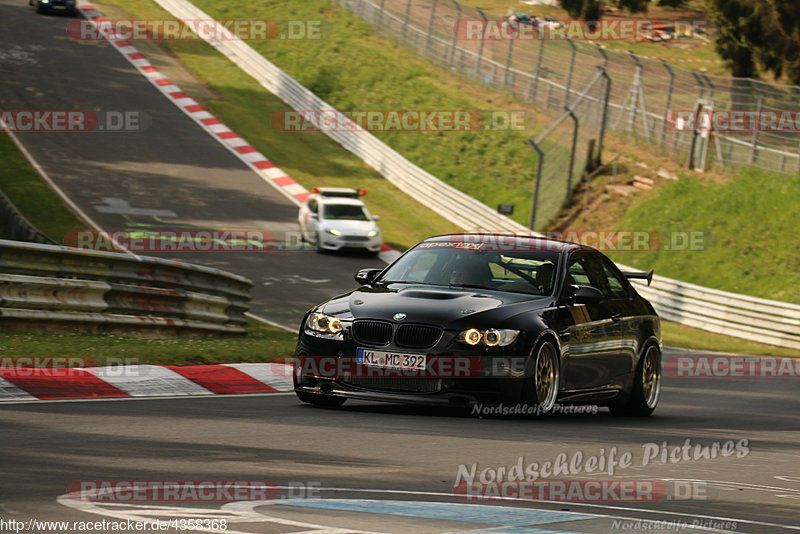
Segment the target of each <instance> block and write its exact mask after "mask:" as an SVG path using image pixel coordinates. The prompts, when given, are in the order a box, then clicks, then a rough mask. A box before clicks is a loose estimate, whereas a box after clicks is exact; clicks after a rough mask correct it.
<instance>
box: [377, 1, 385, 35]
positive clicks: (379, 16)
mask: <svg viewBox="0 0 800 534" xmlns="http://www.w3.org/2000/svg"><path fill="white" fill-rule="evenodd" d="M384 4H386V0H381V6H380V8H379V9H378V24H377V26H378V30H380V29H381V23H382V22H383V6H384Z"/></svg>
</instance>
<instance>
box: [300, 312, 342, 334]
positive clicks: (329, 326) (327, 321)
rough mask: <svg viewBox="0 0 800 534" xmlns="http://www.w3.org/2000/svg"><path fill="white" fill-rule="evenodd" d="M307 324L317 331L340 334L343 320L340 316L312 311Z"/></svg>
mask: <svg viewBox="0 0 800 534" xmlns="http://www.w3.org/2000/svg"><path fill="white" fill-rule="evenodd" d="M306 326H308V328H310V329H311V330H313V331H315V332H319V333H321V334H331V335H336V334H339V333H341V332H342V329H343V327H342V321H340V320H339V318H338V317H335V316H333V315H326V314H324V313H312V314H311V315H310V316H309V318H308V322H307V323H306Z"/></svg>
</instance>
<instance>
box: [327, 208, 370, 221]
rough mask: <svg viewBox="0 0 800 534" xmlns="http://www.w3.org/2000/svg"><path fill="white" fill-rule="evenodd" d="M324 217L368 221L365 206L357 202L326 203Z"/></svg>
mask: <svg viewBox="0 0 800 534" xmlns="http://www.w3.org/2000/svg"><path fill="white" fill-rule="evenodd" d="M322 218H323V219H329V220H330V219H333V220H348V221H367V220H369V217H367V214H366V212H365V211H364V207H363V206H358V205H355V204H325V205H324V206H323V207H322Z"/></svg>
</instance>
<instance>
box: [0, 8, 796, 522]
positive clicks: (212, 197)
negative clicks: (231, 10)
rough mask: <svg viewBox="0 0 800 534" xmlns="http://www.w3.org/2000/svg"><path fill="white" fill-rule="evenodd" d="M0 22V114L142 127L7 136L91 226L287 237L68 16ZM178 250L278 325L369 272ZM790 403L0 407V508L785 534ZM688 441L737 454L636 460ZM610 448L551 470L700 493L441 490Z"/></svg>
mask: <svg viewBox="0 0 800 534" xmlns="http://www.w3.org/2000/svg"><path fill="white" fill-rule="evenodd" d="M0 17H1V18H0V20H4V21H13V24H11V23H9V24H5V25H4V30H5V31H4V32H2V33H1V34H0V69H2V72H3V80H2V83H0V102H2V108H3V109H78V110H81V109H91V110H135V111H140V112H145V113H147V114H148V116H150V117H152V119H153V123H152V125H151V126H150V128H149V129H148V130H147V131H146V132H145V133H118V132H115V133H91V134H90V133H86V134H63V133H46V134H45V133H37V134H33V133H31V134H20V135H19V137H20V139H21V140H22V142H23V143H24V145H25V146H26V148H27V149H28V150H29V151H30V152H31V153H32V154H33V155H34V157H35V158H36V160H37V161H38V162H39V163H40V164H41V166H42V167H43V168H44V169H45V171H46V172H47V173H48V174H49V175H50V177H51V178H52V179H53V180H55V181H56V182H57V183H58V185H59V186H60V187H61V188H63V189H64V191H66V192H67V193H68V194H69V195H70V197H71V198H72V199H73V200H74V201H75V202H76V203H77V204H78V205H79V206H80V207H81V209H83V210H84V211H86V212H87V213H88V214H89V215H90V216H91V217H92V218H93V219H94V220H95V221H97V222H98V224H99V225H100V226H101V227H103V228H109V229H120V228H121V229H129V228H149V229H175V228H196V229H208V228H217V229H225V230H227V229H246V230H247V229H264V230H269V231H272V232H276V233H279V232H282V231H293V230H295V229H296V227H295V223H294V218H295V214H296V210H295V208H294V206H292V205H291V204H290V203H288V202H287V201H286V200H285V199H284V197H282V196H281V195H280V194H279V193H278V192H276V191H275V190H274V189H272V187H271V186H269V185H267V184H265V183H264V182H263V181H261V179H260V178H259V177H258V176H257V175H255V174H254V173H252V172H251V171H249V170H248V168H247V167H245V165H244V164H243V163H241V162H239V161H238V160H237V159H236V158H235V157H234V156H233V155H231V154H230V153H229V152H228V151H227V150H225V149H224V148H223V147H222V146H221V145H219V144H218V143H217V142H216V141H215V140H213V139H212V138H211V137H210V136H209V135H208V134H206V133H205V132H204V131H202V130H201V129H200V128H199V127H197V126H195V125H194V123H193V122H192V121H191V120H189V119H188V118H187V117H185V116H184V115H183V114H182V113H181V112H180V111H179V110H178V109H177V108H176V107H175V106H174V105H173V104H172V103H171V102H169V101H168V100H167V99H166V98H165V97H164V96H162V95H161V94H160V93H158V92H157V91H156V90H155V89H154V88H152V87H151V86H150V84H149V83H148V82H147V81H146V80H145V79H143V78H142V77H141V76H140V75H139V74H138V73H136V72H135V71H134V69H133V68H132V67H130V65H129V64H128V63H127V62H126V61H125V60H124V59H123V58H122V57H121V56H120V55H119V54H118V53H117V52H116V51H115V50H113V49H112V48H111V47H110V46H108V45H106V44H94V45H82V44H79V43H76V42H74V41H72V40H71V39H69V38H68V37H67V35H66V30H65V27H66V24H67V21H68V19H66V18H63V17H47V16H37V15H35V14H34V13H33V10H32V8H28V6H26V5H24V2H10V1H8V0H0ZM267 155H268V156H270V155H271V154H267ZM103 198H115V199H122V200H124V201H126V202H128V203H129V204H130V205H131V206H133V207H135V208H140V209H152V210H167V211H171V212H173V213H174V217H173V216H142V215H132V214H127V215H122V214H111V213H104V212H101V211H99V210H97V209H96V207H97V206H101V205H104V204H106V205H107V203H106V202H104V201H103ZM173 257H174V256H173ZM181 259H185V260H187V261H194V262H197V263H202V264H206V265H211V266H214V267H219V268H223V269H228V270H231V271H234V272H238V273H241V274H244V275H246V276H248V277H250V278H251V279H253V280H254V282H256V289H255V291H254V297H255V300H254V311H255V312H257V313H259V314H260V315H263V316H265V317H267V318H269V319H271V320H274V321H276V322H280V323H283V324H287V325H293V324H296V321H297V319H298V314H299V313H302V311H303V310H304V309H306V308H307V307H308V306H310V305H312V304H314V303H316V302H319V301H321V300H323V299H325V298H327V297H328V296H330V295H331V294H335V293H338V292H340V291H343V290H346V289H348V288H349V287H352V285H353V282H352V272H353V271H354V270H355V269H357V268H359V267H362V266H371V265H375V266H379V265H381V263H380V262H379V260H377V259H374V258H369V257H361V256H356V257H352V256H334V255H325V256H318V255H316V254H315V253H314V252H312V251H294V252H272V253H270V254H266V253H264V254H255V253H240V254H233V253H227V254H224V255H223V254H218V255H216V256H210V255H209V253H198V254H192V255H190V254H183V255H181ZM798 411H800V398H798V396H797V382H796V379H758V380H756V379H730V378H729V379H677V378H670V377H665V380H664V392H663V396H662V401H661V405H660V406H659V409H658V411H657V412H656V415H655V416H654V417H652V418H649V419H646V420H634V419H617V418H612V417H610V415H609V414H608V413H607V412H605V411H601V412H600V413H598V414H595V415H574V414H573V415H559V416H554V417H550V418H546V419H539V420H532V419H519V418H493V417H489V418H477V417H475V416H472V415H470V414H463V413H459V412H450V411H445V410H430V409H425V408H411V407H404V406H394V405H383V404H374V403H366V402H349V403H348V404H346V405H345V406H344V407H343V408H341V409H339V410H323V409H316V408H313V407H310V406H307V405H302V404H300V403H299V402H298V401H297V400H296V399H295V398H294V396H293V395H291V394H270V395H247V396H227V397H226V396H217V397H214V398H183V399H161V400H126V401H106V402H99V401H71V402H64V403H58V402H53V403H48V402H43V403H36V404H26V405H4V406H2V407H0V428H1V429H2V430H1V431H0V432H1V433H0V446H2V453H3V454H2V455H0V472H2V474H3V478H2V480H3V482H2V483H0V519H2V520H5V521H8V520H11V519H14V520H20V521H27V520H29V519H31V518H35V519H38V520H59V521H63V520H70V521H72V520H95V521H96V520H100V519H104V518H105V519H113V518H116V519H124V518H132V517H135V518H153V517H160V518H162V519H174V518H179V517H184V518H185V517H196V516H198V515H202V514H206V517H215V518H227V519H228V520H230V525H229V528H228V531H237V532H296V531H305V530H309V529H311V530H313V529H322V528H327V527H340V528H343V529H346V530H345V531H353V530H356V529H360V530H366V531H378V532H453V531H476V530H481V529H490V528H491V529H494V530H492V532H539V533H543V532H608V531H610V530H611V529H612V523H611V518H613V517H626V518H634V519H635V518H645V519H650V520H667V521H682V522H686V523H688V524H692V523H693V522H694V521H717V522H722V523H723V524H724V522H725V521H736V525H735V526H734V527H733V528H731V525H730V524H729V525H727V528H730V529H731V530H735V531H737V532H786V531H792V530H794V531H796V530H800V520H798V518H800V468H798V464H799V463H800V449H798V445H797V443H798V441H799V440H798V417H797V413H798ZM687 439H688V440H690V443H691V444H692V445H709V446H710V445H712V444H713V443H720V444H722V443H725V442H728V441H730V440H733V441H734V442H739V441H740V440H742V439H746V440H748V442H747V452H748V454H747V455H746V456H744V457H742V458H736V457H735V456H734V457H729V458H716V459H713V460H712V459H701V460H696V461H695V460H688V461H685V460H681V461H679V462H677V463H674V464H673V463H662V462H660V461H659V460H653V461H651V462H650V463H649V464H648V465H646V466H643V465H641V464H642V463H643V457H644V451H645V445H646V444H648V443H654V444H657V445H660V444H662V443H663V442H666V445H667V447H668V448H669V449H668V450H671V449H672V448H674V447H676V446H681V445H683V444H684V443H685V442H686V440H687ZM613 447H617V450H618V454H622V453H624V452H629V453H631V455H632V457H633V459H634V462H633V465H632V466H630V467H628V468H625V469H617V470H616V472H615V473H614V475H613V476H611V475H608V476H606V475H598V474H597V473H595V474H591V475H590V474H587V473H586V472H581V473H578V474H577V475H574V476H570V477H563V478H586V479H592V480H597V479H599V478H603V477H606V478H614V479H617V480H631V479H644V480H656V481H661V482H662V483H664V484H665V486H667V487H668V488H670V490H671V491H670V493H671V497H675V495H674V493H675V490H676V489H677V488H678V485H680V487H681V488H687V487H694V488H698V489H697V490H696V492H695V495H694V497H696V498H692V499H676V498H670V499H664V500H660V501H658V502H605V503H585V502H584V503H581V502H555V503H548V502H526V501H522V502H513V501H512V502H489V503H479V505H480V506H482V507H483V508H481V512H480V513H479V514H477V515H476V516H472V515H470V514H471V513H472V511H473V510H472V509H471V508H464V503H463V502H461V501H459V500H458V499H456V498H454V497H453V496H452V493H453V484H454V481H455V478H456V474H457V472H458V468H459V465H461V464H464V465H466V466H471V465H472V464H475V463H477V464H478V465H479V468H480V469H483V468H497V467H500V466H506V467H507V468H508V467H510V466H512V465H514V464H515V463H516V462H517V460H518V458H520V457H524V463H525V464H526V465H527V464H528V463H530V462H545V461H548V460H550V461H552V460H554V459H555V458H556V457H557V455H558V454H559V453H561V452H564V453H567V454H568V455H569V457H570V458H572V457H574V455H575V454H576V453H578V452H580V453H581V454H583V455H584V456H591V455H595V456H602V455H603V454H606V453H608V452H609V451H610V450H611V449H612V448H613ZM79 480H131V481H148V480H149V481H174V480H221V481H225V480H241V481H273V482H275V483H276V484H277V485H279V486H282V489H281V493H280V496H281V497H300V496H303V494H302V492H301V491H300V490H299V489H297V488H299V487H300V486H299V485H300V484H306V485H307V486H309V487H313V488H322V489H319V491H318V493H315V496H317V497H321V498H318V499H306V500H304V501H298V500H296V499H295V500H292V499H288V500H287V499H277V500H273V501H271V503H263V502H262V503H254V504H253V505H252V506H251V507H250V508H247V506H246V505H239V507H238V508H236V507H234V508H231V506H230V505H228V504H226V503H193V502H177V503H167V504H163V503H162V504H159V503H149V502H141V501H136V502H131V503H125V504H122V503H111V504H108V503H105V504H103V505H98V506H96V507H94V508H90V507H89V506H88V505H86V504H85V503H77V504H76V501H74V500H69V499H66V500H65V499H64V498H63V497H62V498H61V501H60V502H59V497H60V496H63V495H64V494H65V493H67V488H68V487H69V485H70V483H71V482H73V481H79ZM676 484H678V485H676ZM698 484H699V485H698ZM693 485H694V486H693ZM290 486H291V487H294V488H295V489H294V490H290V489H288V488H289V487H290ZM305 496H309V495H308V494H307V493H306V494H305ZM422 501H425V502H428V503H439V504H430V505H423V504H421V502H422ZM454 504H455V505H458V506H460V507H455V508H454V507H453V505H454ZM498 506H503V507H504V508H502V509H498V508H496V507H498ZM187 509H193V510H187ZM409 510H410V512H409ZM193 514H194V515H193ZM409 514H410V516H409ZM526 514H527V515H526ZM548 514H551V515H548ZM570 514H579V515H570ZM706 524H707V523H706ZM522 525H537V526H534V527H525V528H523V526H522ZM716 525H717V526H720V523H717V524H716ZM0 527H1V528H2V529H3V530H8V525H7V524H5V525H4V524H3V523H0ZM504 527H505V529H503V528H504ZM789 527H794V528H789ZM617 530H619V531H623V530H626V531H639V532H640V531H642V530H636V529H634V528H630V526H629V527H628V528H625V527H617ZM672 530H676V529H674V528H673V529H672ZM28 531H31V529H28ZM33 531H37V530H36V529H33ZM38 531H46V530H45V529H39V530H38ZM78 531H80V530H78ZM83 531H85V530H83ZM108 531H110V529H108ZM481 531H482V530H481ZM684 531H688V530H684Z"/></svg>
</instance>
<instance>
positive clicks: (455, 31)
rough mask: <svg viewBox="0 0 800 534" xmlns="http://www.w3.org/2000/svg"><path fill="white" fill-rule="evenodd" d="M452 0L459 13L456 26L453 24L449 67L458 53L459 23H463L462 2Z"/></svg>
mask: <svg viewBox="0 0 800 534" xmlns="http://www.w3.org/2000/svg"><path fill="white" fill-rule="evenodd" d="M452 1H453V5H454V6H456V11H457V13H456V23H455V26H453V41H452V43H450V57H449V58H448V60H447V66H448V67H452V66H453V57H454V56H455V53H456V41H457V40H458V25H459V24H460V23H461V4H459V3H458V2H456V0H452Z"/></svg>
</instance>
